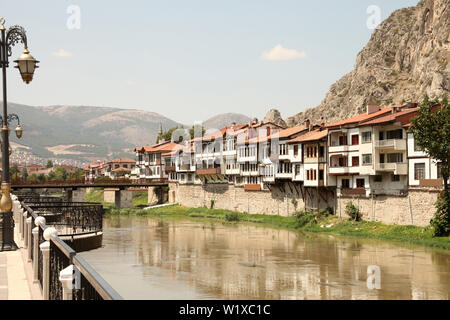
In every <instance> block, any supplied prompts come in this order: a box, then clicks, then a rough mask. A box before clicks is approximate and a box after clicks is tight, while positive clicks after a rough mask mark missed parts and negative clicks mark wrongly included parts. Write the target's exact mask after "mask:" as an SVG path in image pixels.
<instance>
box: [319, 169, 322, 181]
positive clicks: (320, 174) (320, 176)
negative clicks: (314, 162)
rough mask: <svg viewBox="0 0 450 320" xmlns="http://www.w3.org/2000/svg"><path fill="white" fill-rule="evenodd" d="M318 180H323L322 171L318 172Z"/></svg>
mask: <svg viewBox="0 0 450 320" xmlns="http://www.w3.org/2000/svg"><path fill="white" fill-rule="evenodd" d="M319 180H323V170H319Z"/></svg>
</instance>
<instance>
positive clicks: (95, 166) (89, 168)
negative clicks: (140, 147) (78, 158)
mask: <svg viewBox="0 0 450 320" xmlns="http://www.w3.org/2000/svg"><path fill="white" fill-rule="evenodd" d="M135 167H136V160H133V159H129V158H118V159H114V160H111V161H100V160H99V161H97V162H95V163H91V164H89V165H86V166H84V168H83V170H84V179H85V181H87V182H93V181H94V180H95V179H97V178H99V177H107V178H109V179H111V180H117V179H123V178H129V177H130V175H131V171H132V170H134V169H135Z"/></svg>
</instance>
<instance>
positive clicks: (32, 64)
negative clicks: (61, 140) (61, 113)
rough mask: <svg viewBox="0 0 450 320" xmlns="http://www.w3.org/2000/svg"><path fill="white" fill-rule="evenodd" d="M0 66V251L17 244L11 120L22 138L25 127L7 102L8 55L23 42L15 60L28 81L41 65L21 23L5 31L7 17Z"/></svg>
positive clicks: (0, 26)
mask: <svg viewBox="0 0 450 320" xmlns="http://www.w3.org/2000/svg"><path fill="white" fill-rule="evenodd" d="M0 32H1V40H0V66H1V68H2V74H3V116H0V121H1V124H2V129H1V138H2V142H1V149H2V166H3V168H2V169H3V171H2V186H1V192H2V198H1V200H0V251H10V250H16V249H17V245H16V244H15V242H14V220H13V214H12V212H11V209H12V200H11V179H10V176H9V155H10V151H9V150H10V146H9V128H8V125H9V124H10V122H11V121H13V120H17V128H16V130H15V131H16V136H17V138H19V139H20V138H21V137H22V127H21V126H20V120H19V117H18V116H17V115H16V114H9V115H8V109H7V106H8V101H7V95H6V68H8V67H9V57H10V56H11V55H12V47H14V46H15V45H16V44H17V43H19V42H21V43H23V45H24V51H23V54H22V55H21V56H20V57H19V58H18V59H17V60H15V61H14V62H15V63H16V64H17V66H16V68H18V69H19V72H20V75H21V76H22V79H23V81H24V82H25V83H27V84H28V83H30V82H31V80H33V74H34V71H35V70H36V68H38V65H37V63H38V62H39V61H36V59H34V58H33V56H32V55H31V54H30V52H29V51H28V42H27V35H26V32H25V29H23V28H22V27H20V26H13V27H11V28H9V29H8V30H6V28H5V19H4V18H0Z"/></svg>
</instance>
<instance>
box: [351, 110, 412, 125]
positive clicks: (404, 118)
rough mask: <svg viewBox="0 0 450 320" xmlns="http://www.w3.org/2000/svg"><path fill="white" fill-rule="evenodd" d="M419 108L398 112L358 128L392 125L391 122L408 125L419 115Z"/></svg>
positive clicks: (366, 122)
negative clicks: (384, 124)
mask: <svg viewBox="0 0 450 320" xmlns="http://www.w3.org/2000/svg"><path fill="white" fill-rule="evenodd" d="M418 109H419V108H413V109H407V110H403V111H398V112H395V113H390V114H387V115H385V116H382V117H379V118H376V119H373V120H370V121H365V122H362V123H360V124H359V125H358V126H359V127H362V126H370V125H377V124H383V123H390V122H402V123H407V122H409V121H410V120H411V118H413V117H414V116H415V115H416V114H417V110H418Z"/></svg>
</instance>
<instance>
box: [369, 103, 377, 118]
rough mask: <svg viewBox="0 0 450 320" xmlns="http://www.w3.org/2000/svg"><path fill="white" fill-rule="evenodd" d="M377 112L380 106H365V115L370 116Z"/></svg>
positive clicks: (372, 104)
mask: <svg viewBox="0 0 450 320" xmlns="http://www.w3.org/2000/svg"><path fill="white" fill-rule="evenodd" d="M377 111H380V106H379V105H377V104H374V103H371V104H368V105H367V114H368V115H369V114H372V113H375V112H377Z"/></svg>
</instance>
